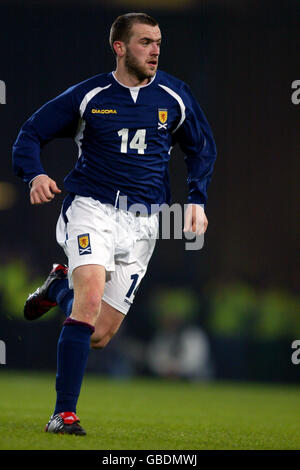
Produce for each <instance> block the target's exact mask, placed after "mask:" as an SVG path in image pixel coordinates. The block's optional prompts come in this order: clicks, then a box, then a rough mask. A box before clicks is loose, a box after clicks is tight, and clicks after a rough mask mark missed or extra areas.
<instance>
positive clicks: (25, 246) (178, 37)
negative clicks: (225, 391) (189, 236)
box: [0, 0, 300, 383]
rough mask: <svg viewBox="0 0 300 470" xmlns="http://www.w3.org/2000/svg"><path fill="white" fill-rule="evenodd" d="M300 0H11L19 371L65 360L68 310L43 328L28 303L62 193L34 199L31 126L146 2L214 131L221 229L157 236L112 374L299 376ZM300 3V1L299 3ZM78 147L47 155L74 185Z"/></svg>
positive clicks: (10, 335)
mask: <svg viewBox="0 0 300 470" xmlns="http://www.w3.org/2000/svg"><path fill="white" fill-rule="evenodd" d="M297 5H298V2H297V1H296V0H295V1H293V0H289V1H286V2H283V1H278V0H275V1H272V2H271V1H268V0H267V1H264V2H260V1H258V0H248V1H247V0H245V1H243V2H239V1H235V0H229V1H226V2H224V1H223V0H202V1H200V0H199V1H196V0H195V1H192V0H189V1H187V0H186V1H183V0H176V1H174V0H172V1H171V0H159V1H158V0H156V1H154V0H151V1H146V0H143V1H138V0H126V1H125V0H124V1H122V0H114V1H110V2H106V1H104V0H103V1H100V0H85V1H79V0H77V1H75V0H72V2H71V1H66V0H60V1H54V0H51V1H50V0H49V1H46V0H44V1H27V2H26V3H24V2H18V1H14V0H10V1H7V2H6V1H4V0H2V1H1V5H0V17H1V31H0V39H1V41H0V53H1V62H0V63H1V67H0V79H1V80H3V81H4V82H5V84H6V104H5V105H2V104H1V105H0V123H1V175H0V218H1V232H0V339H1V340H3V341H5V343H6V365H5V366H4V365H2V366H0V367H3V368H4V367H5V370H6V371H8V370H11V371H13V370H17V369H31V370H55V368H56V341H57V338H58V335H59V332H60V325H61V323H62V321H63V316H62V314H61V313H60V312H59V310H55V311H53V313H51V315H49V316H47V317H45V318H44V319H42V320H40V321H38V322H35V323H34V324H28V323H26V322H25V321H23V319H22V310H23V304H24V300H25V298H26V297H27V295H28V293H29V292H32V291H33V290H34V289H35V288H36V287H37V286H38V285H39V283H40V282H41V280H43V278H44V277H45V274H46V273H47V272H48V271H49V267H50V266H51V264H52V262H65V257H64V254H63V252H62V251H61V249H60V248H59V247H58V245H57V244H56V241H55V224H56V220H57V217H58V214H59V211H60V205H61V202H62V199H63V195H62V196H60V197H56V199H55V200H54V201H53V202H52V203H51V204H49V205H46V206H43V207H31V206H30V203H29V197H28V190H27V189H26V187H25V186H24V185H23V183H22V182H21V181H19V180H18V179H17V178H15V177H14V176H13V174H12V169H11V147H12V144H13V142H14V140H15V138H16V136H17V133H18V131H19V128H20V126H21V125H22V123H23V122H24V121H25V120H26V119H27V118H28V117H29V116H30V115H31V114H32V112H33V111H34V110H36V109H37V108H38V107H40V106H41V105H42V104H43V103H44V102H46V101H47V100H49V99H51V98H52V97H54V96H56V95H57V94H58V93H60V92H61V91H63V90H65V89H66V88H68V87H69V86H70V85H72V84H75V83H77V82H79V81H81V80H84V79H85V78H88V77H90V76H93V75H96V74H98V73H100V72H106V71H110V70H112V69H113V68H114V58H113V55H112V53H111V51H110V49H109V46H108V33H109V28H110V25H111V23H112V21H113V19H114V18H115V17H116V16H117V15H119V14H121V13H125V12H128V11H145V12H147V13H149V14H150V15H153V16H154V17H155V18H157V19H158V21H159V23H160V25H161V29H162V34H163V47H162V53H161V59H160V68H161V69H163V70H165V71H167V72H169V73H171V74H174V75H176V76H178V77H179V78H180V79H182V80H184V81H185V82H187V83H188V84H189V85H190V86H191V88H192V90H193V91H194V94H195V95H196V97H197V98H198V100H199V102H200V104H201V106H202V108H203V110H204V112H205V113H206V115H207V118H208V120H209V122H210V124H211V127H212V129H213V132H214V135H215V138H216V143H217V147H218V159H217V162H216V166H215V171H214V175H213V180H212V183H211V186H210V189H209V203H208V206H207V215H208V219H209V228H208V231H207V234H206V236H205V243H204V247H203V249H202V250H200V251H185V249H184V240H169V241H168V240H158V242H157V248H156V251H155V253H154V255H153V259H152V261H151V263H150V266H149V270H148V273H147V276H146V278H145V280H144V281H143V284H142V286H141V288H140V290H139V293H138V295H137V298H136V301H135V304H134V306H133V307H132V309H131V311H130V313H129V315H128V318H127V319H126V322H125V323H124V325H123V326H122V329H121V331H120V332H119V334H118V335H117V336H116V337H115V338H114V339H113V341H112V342H111V344H110V345H109V346H108V347H107V348H106V349H105V350H103V351H101V352H99V351H98V352H91V355H90V358H89V363H88V370H89V371H91V372H96V373H99V374H105V375H106V376H113V377H124V378H126V377H134V376H141V375H145V376H151V377H152V376H159V377H176V378H184V379H188V380H207V381H208V380H224V379H226V380H229V379H230V380H243V381H262V382H274V383H275V382H281V383H299V382H300V365H298V366H297V365H294V364H292V362H291V355H292V352H293V350H292V349H291V344H292V342H293V341H294V340H295V339H300V298H299V279H300V267H299V266H300V265H299V262H298V260H299V249H298V246H297V242H296V240H297V234H298V236H299V217H297V209H298V207H299V204H298V202H299V200H298V197H299V184H298V182H299V177H298V174H299V158H297V157H299V109H300V106H298V107H297V106H296V105H294V104H293V103H292V101H291V94H292V89H291V84H292V82H293V81H294V80H296V79H300V71H299V14H298V16H297V9H296V7H297ZM298 13H299V11H298ZM76 155H77V154H76V148H75V144H74V143H73V142H71V141H64V140H57V141H55V142H52V143H50V144H48V145H47V146H46V147H45V149H44V152H43V162H44V164H45V167H46V169H47V170H48V173H49V174H50V175H51V176H52V177H53V178H55V179H56V180H57V182H58V183H59V185H60V186H61V187H62V185H63V176H64V175H66V173H67V172H68V171H69V170H70V169H71V167H72V166H73V163H74V161H75V159H76ZM170 169H171V184H172V188H173V202H180V203H182V204H184V203H185V201H186V184H185V177H184V175H185V165H184V162H183V156H182V153H181V152H180V150H179V149H175V150H174V151H173V156H172V159H171V163H170Z"/></svg>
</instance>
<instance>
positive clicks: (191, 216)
mask: <svg viewBox="0 0 300 470" xmlns="http://www.w3.org/2000/svg"><path fill="white" fill-rule="evenodd" d="M207 226H208V220H207V217H206V215H205V212H204V209H203V207H202V206H200V205H199V204H189V205H188V207H187V209H186V211H185V215H184V229H183V231H184V232H193V233H196V235H202V234H203V233H205V232H206V229H207Z"/></svg>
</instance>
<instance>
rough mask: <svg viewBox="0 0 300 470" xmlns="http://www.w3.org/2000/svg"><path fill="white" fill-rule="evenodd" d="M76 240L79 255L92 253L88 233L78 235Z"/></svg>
mask: <svg viewBox="0 0 300 470" xmlns="http://www.w3.org/2000/svg"><path fill="white" fill-rule="evenodd" d="M77 241H78V248H79V254H80V255H89V254H91V253H92V248H91V242H90V235H89V233H84V234H82V235H78V237H77Z"/></svg>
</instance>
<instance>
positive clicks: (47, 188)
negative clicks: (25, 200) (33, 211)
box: [30, 175, 61, 204]
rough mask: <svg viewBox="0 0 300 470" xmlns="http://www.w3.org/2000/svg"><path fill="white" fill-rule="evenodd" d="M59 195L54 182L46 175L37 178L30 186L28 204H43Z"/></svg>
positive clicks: (59, 191)
mask: <svg viewBox="0 0 300 470" xmlns="http://www.w3.org/2000/svg"><path fill="white" fill-rule="evenodd" d="M59 193H61V190H60V189H59V188H58V187H57V184H56V182H55V181H54V180H52V179H51V178H49V176H47V175H39V176H37V177H36V178H35V179H34V180H33V182H32V185H31V190H30V202H31V204H44V203H45V202H50V201H52V199H53V198H54V197H55V194H59Z"/></svg>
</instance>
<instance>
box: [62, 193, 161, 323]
mask: <svg viewBox="0 0 300 470" xmlns="http://www.w3.org/2000/svg"><path fill="white" fill-rule="evenodd" d="M157 232H158V215H157V214H153V215H150V216H146V217H145V216H136V215H135V214H134V213H132V212H127V211H124V210H119V209H116V208H114V207H113V206H112V205H110V204H103V203H101V202H100V201H96V200H95V199H93V198H91V197H82V196H75V198H74V200H73V201H72V203H71V205H70V206H69V208H68V209H67V211H66V212H65V214H63V211H62V212H61V214H60V216H59V219H58V221H57V226H56V239H57V242H58V244H59V245H60V246H61V247H62V248H63V249H64V251H65V253H66V255H67V257H68V261H69V262H68V264H69V271H68V272H69V286H70V288H71V289H72V288H73V283H72V273H73V270H74V269H75V268H77V267H78V266H83V265H86V264H98V265H101V266H104V267H105V270H106V283H105V289H104V295H103V300H104V301H105V302H107V303H108V304H109V305H111V306H112V307H114V308H116V309H117V310H119V311H120V312H121V313H123V314H124V315H126V314H127V312H128V310H129V308H130V306H131V304H132V302H133V300H134V296H135V294H136V291H137V288H138V287H139V285H140V282H141V280H142V278H143V277H144V275H145V273H146V270H147V266H148V263H149V260H150V258H151V256H152V253H153V250H154V247H155V242H156V237H157Z"/></svg>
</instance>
